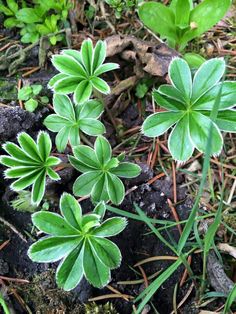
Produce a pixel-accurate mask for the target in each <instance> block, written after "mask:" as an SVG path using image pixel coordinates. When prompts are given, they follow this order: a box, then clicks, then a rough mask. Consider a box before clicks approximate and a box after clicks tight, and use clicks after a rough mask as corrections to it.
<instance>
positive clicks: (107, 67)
mask: <svg viewBox="0 0 236 314" xmlns="http://www.w3.org/2000/svg"><path fill="white" fill-rule="evenodd" d="M119 67H120V66H119V64H117V63H110V62H108V63H105V64H102V65H100V66H99V67H98V68H97V69H96V70H95V72H94V75H97V76H99V75H101V74H103V73H106V72H109V71H113V70H116V69H119Z"/></svg>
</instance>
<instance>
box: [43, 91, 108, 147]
mask: <svg viewBox="0 0 236 314" xmlns="http://www.w3.org/2000/svg"><path fill="white" fill-rule="evenodd" d="M53 107H54V110H55V112H56V114H52V115H50V116H48V117H47V118H46V119H45V120H44V124H45V125H46V127H47V128H48V129H49V130H50V131H53V132H58V134H57V136H56V146H57V149H58V151H59V152H63V151H64V150H65V148H66V145H67V143H68V140H69V142H70V144H71V146H72V147H74V146H77V145H79V144H80V136H79V132H80V131H82V132H84V133H85V134H88V135H92V136H97V135H99V134H103V133H104V132H105V127H104V125H103V124H102V122H100V121H99V120H98V118H99V117H100V115H101V114H102V112H103V106H102V104H101V103H100V102H99V101H96V100H89V101H87V102H85V103H84V104H83V105H82V106H74V105H73V104H72V102H71V100H70V98H69V97H68V96H66V95H58V94H57V95H55V96H54V98H53Z"/></svg>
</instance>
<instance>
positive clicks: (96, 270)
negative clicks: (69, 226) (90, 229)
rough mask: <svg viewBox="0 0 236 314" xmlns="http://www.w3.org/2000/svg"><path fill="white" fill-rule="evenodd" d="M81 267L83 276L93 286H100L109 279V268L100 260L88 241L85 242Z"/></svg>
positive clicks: (105, 283)
mask: <svg viewBox="0 0 236 314" xmlns="http://www.w3.org/2000/svg"><path fill="white" fill-rule="evenodd" d="M83 267H84V272H85V277H86V279H87V280H88V282H90V283H91V284H92V285H93V286H94V287H97V288H102V287H104V286H106V285H107V284H108V282H109V281H110V270H109V268H108V267H107V266H105V265H104V264H103V263H101V262H100V260H99V259H98V258H97V256H96V255H95V253H94V252H93V250H92V249H91V246H90V244H89V242H88V241H86V242H85V247H84V259H83Z"/></svg>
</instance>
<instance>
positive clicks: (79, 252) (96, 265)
mask: <svg viewBox="0 0 236 314" xmlns="http://www.w3.org/2000/svg"><path fill="white" fill-rule="evenodd" d="M60 210H61V216H60V215H58V214H55V213H50V212H45V211H41V212H38V213H35V214H33V215H32V220H33V224H34V225H35V226H36V227H37V228H38V229H39V230H40V231H42V232H44V233H46V234H47V235H48V236H47V237H45V238H43V239H40V240H39V241H37V242H36V243H34V244H33V245H31V247H30V248H29V252H28V254H29V257H30V258H31V259H32V260H33V261H34V262H39V263H51V262H56V261H59V260H61V259H62V262H61V263H60V265H59V266H58V268H57V272H56V281H57V284H58V286H59V287H61V288H63V289H64V290H66V291H68V290H71V289H74V288H75V287H76V286H77V285H78V284H79V282H80V281H81V279H82V277H83V276H85V278H86V279H87V280H88V281H89V282H90V283H91V284H92V285H93V286H94V287H98V288H102V287H104V286H105V285H107V284H108V282H109V281H110V270H111V269H114V268H117V267H118V266H119V265H120V263H121V253H120V250H119V248H118V247H117V246H116V245H115V244H114V243H113V242H112V241H110V240H108V239H106V238H107V237H112V236H115V235H117V234H119V233H120V232H122V231H123V230H124V228H125V226H126V223H127V222H126V219H125V218H119V217H113V218H110V219H107V220H105V221H104V222H103V217H104V215H105V210H106V207H105V205H104V204H103V203H100V204H98V205H97V206H96V207H95V209H94V211H93V213H91V214H86V215H83V214H82V209H81V207H80V205H79V203H78V202H77V201H76V199H75V198H74V197H73V196H72V195H70V194H67V193H64V194H63V195H62V197H61V200H60Z"/></svg>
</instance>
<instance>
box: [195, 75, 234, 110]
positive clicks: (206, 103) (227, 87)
mask: <svg viewBox="0 0 236 314" xmlns="http://www.w3.org/2000/svg"><path fill="white" fill-rule="evenodd" d="M221 85H222V92H221V97H220V104H219V110H224V109H228V108H231V107H234V106H235V105H236V99H235V95H236V82H227V81H226V82H223V83H219V84H217V85H215V86H214V87H213V88H211V89H210V90H209V91H208V92H206V93H205V94H204V95H203V96H202V97H200V98H199V99H198V100H197V101H196V102H195V104H194V105H193V106H192V108H193V109H194V110H212V108H213V106H214V103H215V100H216V97H217V95H218V94H219V91H220V88H221Z"/></svg>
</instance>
